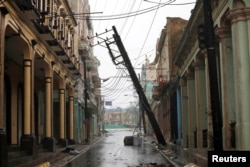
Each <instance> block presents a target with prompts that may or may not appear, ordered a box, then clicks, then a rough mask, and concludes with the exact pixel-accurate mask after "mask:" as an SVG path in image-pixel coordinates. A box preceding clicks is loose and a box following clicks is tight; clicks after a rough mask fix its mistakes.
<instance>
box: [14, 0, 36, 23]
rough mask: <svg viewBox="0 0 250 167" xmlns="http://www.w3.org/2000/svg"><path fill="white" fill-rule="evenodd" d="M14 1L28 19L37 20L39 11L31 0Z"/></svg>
mask: <svg viewBox="0 0 250 167" xmlns="http://www.w3.org/2000/svg"><path fill="white" fill-rule="evenodd" d="M15 2H16V4H17V6H18V7H19V8H20V10H21V11H22V12H23V13H24V15H25V16H26V18H28V19H29V20H37V19H39V18H40V12H39V10H38V9H37V8H36V7H35V3H34V1H33V0H15Z"/></svg>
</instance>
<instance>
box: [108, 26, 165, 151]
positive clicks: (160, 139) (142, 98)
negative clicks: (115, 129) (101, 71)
mask: <svg viewBox="0 0 250 167" xmlns="http://www.w3.org/2000/svg"><path fill="white" fill-rule="evenodd" d="M112 28H113V31H114V34H113V38H114V40H115V43H116V45H117V47H118V49H119V52H120V53H121V56H122V58H123V60H124V65H125V66H126V67H127V69H128V72H129V74H130V77H131V79H132V81H133V83H134V86H135V88H136V91H137V94H138V96H139V100H140V102H141V104H142V106H143V109H144V110H145V111H146V114H147V115H148V119H149V121H150V123H151V125H152V128H153V130H154V132H155V135H156V137H157V140H158V142H159V144H161V145H163V146H166V142H165V139H164V136H163V134H162V132H161V130H160V127H159V125H158V123H157V121H156V119H155V116H154V113H153V112H152V110H151V107H150V105H149V103H148V100H147V98H146V96H145V94H144V91H143V89H142V86H141V84H140V82H139V80H138V78H137V76H136V73H135V71H134V68H133V66H132V64H131V62H130V59H129V57H128V54H127V52H126V50H125V48H124V46H123V43H122V41H121V38H120V36H119V34H118V32H117V30H116V28H115V26H113V27H112ZM106 45H107V47H108V49H109V53H110V56H111V58H112V60H114V59H116V57H114V56H113V54H112V51H111V49H110V47H109V44H108V43H107V42H106ZM119 57H120V56H119Z"/></svg>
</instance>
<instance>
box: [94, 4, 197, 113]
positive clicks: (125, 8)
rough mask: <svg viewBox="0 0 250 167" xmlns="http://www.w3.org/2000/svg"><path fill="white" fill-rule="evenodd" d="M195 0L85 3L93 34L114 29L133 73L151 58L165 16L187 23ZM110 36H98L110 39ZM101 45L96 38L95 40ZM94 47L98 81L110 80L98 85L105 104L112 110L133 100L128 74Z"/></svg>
mask: <svg viewBox="0 0 250 167" xmlns="http://www.w3.org/2000/svg"><path fill="white" fill-rule="evenodd" d="M195 1H196V0H151V1H149V0H148V1H145V0H89V3H90V7H91V12H102V13H99V14H93V15H92V23H93V28H94V33H95V34H96V33H97V34H101V33H103V32H105V31H106V30H111V29H112V26H115V27H116V29H117V30H118V34H119V35H120V36H121V40H122V42H123V44H124V46H125V49H126V51H127V53H128V55H129V57H130V60H131V63H132V64H133V66H134V68H135V70H136V73H137V74H138V73H140V68H141V65H142V64H143V63H145V58H146V57H147V58H149V59H150V60H151V61H152V60H153V59H154V57H155V48H156V41H157V38H159V37H160V33H161V30H162V29H163V28H164V26H165V25H166V18H167V17H181V18H183V19H186V20H188V19H189V17H190V15H191V10H192V9H193V8H194V5H195ZM159 3H161V4H160V5H159ZM112 33H113V32H112V31H111V33H106V34H104V35H102V37H103V38H107V37H108V38H110V37H112ZM98 41H99V42H101V40H100V39H98ZM103 46H104V45H102V46H100V45H99V46H95V47H94V55H95V56H96V57H97V58H98V59H99V60H100V62H101V65H100V67H99V75H100V77H101V78H102V79H105V78H110V79H109V80H108V81H106V82H103V84H102V94H103V97H104V100H105V101H112V107H115V108H116V107H125V106H129V105H131V104H130V102H133V101H135V100H136V97H133V96H135V94H134V93H133V92H134V90H133V83H132V82H131V79H130V78H126V76H127V74H128V72H127V70H126V69H124V68H123V67H117V66H115V65H114V64H113V63H112V61H111V58H110V56H109V54H108V49H107V48H105V47H103ZM121 76H122V77H121ZM106 107H107V106H106Z"/></svg>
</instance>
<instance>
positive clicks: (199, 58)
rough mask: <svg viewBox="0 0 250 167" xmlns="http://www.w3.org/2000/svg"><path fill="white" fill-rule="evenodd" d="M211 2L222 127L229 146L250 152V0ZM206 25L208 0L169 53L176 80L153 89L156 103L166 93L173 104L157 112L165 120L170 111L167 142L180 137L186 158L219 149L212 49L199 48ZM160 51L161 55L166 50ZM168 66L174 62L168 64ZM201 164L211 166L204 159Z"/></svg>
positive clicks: (195, 11)
mask: <svg viewBox="0 0 250 167" xmlns="http://www.w3.org/2000/svg"><path fill="white" fill-rule="evenodd" d="M210 3H211V6H212V18H213V23H214V25H213V27H214V30H215V31H214V32H215V41H214V42H215V48H214V49H215V52H216V54H215V56H216V63H215V64H214V66H215V67H216V68H217V74H215V75H217V78H218V90H219V91H218V92H217V93H218V94H219V101H217V102H216V103H217V104H218V105H219V106H220V108H221V111H217V112H220V114H221V120H222V127H219V128H221V131H222V134H221V135H222V140H223V141H222V143H223V149H224V150H249V149H250V145H249V142H248V139H249V137H250V133H249V126H250V121H249V120H250V114H249V111H248V110H249V97H250V96H249V92H250V91H249V81H250V80H249V76H250V75H249V72H250V70H249V46H250V45H249V43H250V42H249V41H250V37H249V34H250V32H249V29H250V28H249V19H250V17H249V15H250V12H249V7H250V2H249V1H247V0H220V1H219V0H211V1H210ZM201 24H204V9H203V1H202V0H198V1H197V2H196V5H195V8H194V9H193V10H192V14H191V17H190V19H189V21H188V22H187V24H186V26H184V27H183V28H184V29H183V31H182V33H181V34H182V35H181V38H180V40H179V42H178V43H177V45H176V46H175V47H176V48H175V51H173V52H172V53H170V54H169V55H167V54H166V55H167V56H172V60H170V61H172V62H171V63H172V65H174V66H175V68H172V69H171V67H170V71H171V70H173V71H175V72H173V73H171V75H172V77H171V76H170V78H169V79H170V81H172V82H168V80H167V83H166V84H164V86H163V88H165V92H166V93H162V94H159V89H158V88H157V87H156V90H155V93H153V97H154V99H155V100H156V101H160V102H162V101H161V99H163V98H164V96H165V98H166V101H165V103H167V108H166V107H164V108H162V109H157V111H156V112H155V113H158V114H162V115H163V119H164V112H166V111H168V110H166V109H169V114H170V117H169V118H170V119H166V120H163V121H161V120H158V121H159V124H160V125H161V122H165V123H166V122H170V123H167V125H163V127H161V128H162V131H163V133H164V136H165V137H166V140H169V139H170V141H175V140H171V139H172V137H174V136H177V138H176V139H177V140H176V143H177V144H178V145H179V146H181V148H182V150H184V149H183V148H185V151H184V154H183V155H185V156H186V158H191V157H192V155H194V154H197V153H198V154H202V156H205V157H207V150H211V149H213V148H214V140H213V139H214V136H213V134H214V133H213V129H214V128H213V122H212V111H211V100H213V99H211V94H210V92H211V89H210V75H209V67H208V52H207V51H206V49H202V48H200V47H199V41H198V27H199V25H201ZM167 26H168V25H167ZM167 36H171V32H170V34H167V35H166V37H164V38H163V40H167V38H169V37H167ZM169 48H170V46H169V47H168V49H169ZM158 54H159V55H161V54H160V52H159V53H158ZM164 64H165V66H168V65H167V62H165V63H164ZM176 67H177V68H176ZM175 69H177V70H175ZM165 73H167V71H165ZM160 78H161V77H158V79H160ZM160 90H161V89H160ZM161 92H162V91H161ZM167 92H169V93H167ZM159 95H161V96H159ZM168 95H170V96H169V97H170V98H168ZM159 104H161V103H159ZM162 105H163V106H164V104H162ZM154 106H156V105H154ZM154 106H152V107H154ZM173 114H174V115H175V116H174V118H173V117H172V116H173ZM167 118H168V116H167ZM174 122H176V124H175V125H174V126H176V128H173V127H172V126H173V123H174ZM165 129H167V130H166V132H167V135H165V134H166V133H165ZM180 132H181V133H180ZM173 135H174V136H173ZM178 141H179V142H178ZM185 152H187V154H185ZM198 159H199V158H198ZM198 161H199V160H197V163H199V162H198ZM200 164H201V166H206V165H207V164H206V163H204V162H200Z"/></svg>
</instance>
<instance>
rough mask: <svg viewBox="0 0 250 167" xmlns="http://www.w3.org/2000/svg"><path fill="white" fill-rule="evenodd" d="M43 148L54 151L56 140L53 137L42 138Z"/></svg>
mask: <svg viewBox="0 0 250 167" xmlns="http://www.w3.org/2000/svg"><path fill="white" fill-rule="evenodd" d="M43 148H46V149H48V150H49V151H50V152H55V151H56V140H55V138H53V137H45V138H44V139H43Z"/></svg>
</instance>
